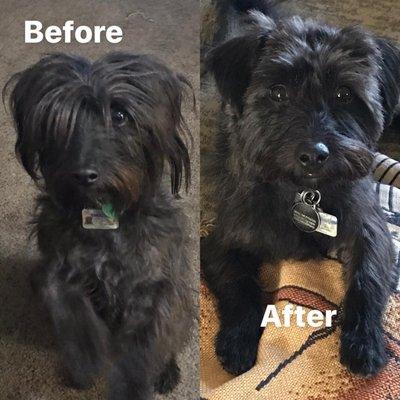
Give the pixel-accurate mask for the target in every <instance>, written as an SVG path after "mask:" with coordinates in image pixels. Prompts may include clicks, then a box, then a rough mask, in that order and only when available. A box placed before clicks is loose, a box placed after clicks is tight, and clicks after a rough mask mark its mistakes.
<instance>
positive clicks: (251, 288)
mask: <svg viewBox="0 0 400 400" xmlns="http://www.w3.org/2000/svg"><path fill="white" fill-rule="evenodd" d="M234 3H235V4H236V7H238V3H240V4H241V5H242V6H240V7H239V10H244V9H246V10H248V9H250V8H257V5H258V4H259V1H256V2H253V6H254V7H251V6H249V3H250V2H249V1H245V2H238V1H236V2H234ZM220 18H222V17H220ZM250 18H252V19H253V23H252V24H253V26H254V28H252V29H253V30H252V31H251V30H250V31H249V30H248V27H247V28H246V29H247V30H248V31H247V33H245V34H240V35H239V36H236V37H235V35H234V34H233V38H227V39H228V40H227V41H225V42H223V43H222V44H219V45H218V46H217V47H216V48H214V49H213V50H212V51H211V52H210V54H209V55H208V58H207V60H206V64H207V67H208V71H209V72H211V73H212V74H213V75H214V77H215V81H216V84H217V87H218V89H219V92H220V94H221V98H222V103H223V106H222V111H221V116H220V129H219V131H218V133H217V136H216V150H215V151H216V154H215V165H214V168H213V170H214V171H216V172H215V177H214V183H215V189H216V193H217V196H216V200H217V202H218V205H217V214H218V217H217V221H216V228H215V230H214V232H213V233H212V234H211V235H210V236H209V237H208V238H207V239H206V240H205V241H204V243H203V245H202V259H203V262H202V265H203V268H204V275H205V278H206V280H207V282H208V285H209V286H210V288H211V290H212V291H213V292H214V294H215V295H216V297H217V299H218V305H219V312H220V317H221V329H220V332H219V335H218V338H217V341H216V351H217V354H218V356H219V358H220V360H221V362H222V364H223V366H224V368H225V369H226V370H227V371H229V372H231V373H233V374H240V373H243V372H245V371H247V370H248V369H249V368H251V367H252V366H253V364H254V362H255V360H256V355H257V348H258V341H259V337H260V334H261V332H260V328H259V327H260V322H261V318H262V312H263V310H262V305H261V290H260V287H259V284H258V272H259V268H260V266H261V265H262V264H263V263H274V262H279V261H280V260H282V259H288V258H293V259H308V258H319V257H321V255H325V254H327V252H328V251H330V250H332V249H338V250H339V253H340V254H341V260H342V261H343V263H344V267H345V270H346V276H347V285H348V286H347V293H346V296H345V300H344V317H343V324H342V337H341V350H340V352H341V361H342V363H343V364H344V365H346V366H347V367H348V368H349V370H350V371H352V372H354V373H358V374H361V375H365V376H366V375H371V374H375V373H376V372H377V371H379V370H380V369H381V368H382V367H383V366H384V365H385V363H386V352H385V343H384V336H383V328H382V314H383V311H384V309H385V305H386V303H387V300H388V297H389V294H390V293H391V289H392V288H393V286H394V284H395V282H396V280H397V272H396V271H395V268H394V262H393V261H394V260H393V251H392V243H391V237H390V234H389V232H388V229H387V227H386V223H385V219H384V216H383V214H382V211H381V209H380V207H379V204H378V200H377V196H376V194H375V192H374V190H373V185H372V177H371V163H372V160H373V153H374V151H375V148H376V144H377V141H378V139H379V137H380V135H381V133H382V131H383V129H384V127H385V126H386V125H387V124H389V123H390V121H391V120H392V117H393V115H394V113H395V109H396V106H397V104H398V101H399V93H400V92H399V89H400V86H399V85H400V69H399V67H398V66H399V64H400V54H399V50H398V49H397V48H396V47H395V46H394V45H392V44H391V43H389V42H388V41H386V40H384V39H381V38H377V37H375V36H374V35H372V34H370V33H368V32H366V31H364V30H363V29H361V28H359V27H346V28H342V29H341V28H335V27H331V26H328V25H324V24H321V23H317V22H314V21H312V20H302V19H301V18H299V17H291V18H285V19H271V18H269V16H266V15H263V14H262V13H260V12H254V10H253V11H250ZM241 20H242V21H243V23H245V24H246V23H247V22H246V18H243V17H241V16H240V15H239V14H237V21H236V24H237V26H239V31H240V32H243V29H242V28H240V24H241ZM246 29H245V30H246ZM275 85H284V88H283V89H282V87H280V88H279V91H280V93H281V94H282V93H285V92H284V91H283V92H282V90H286V93H287V95H288V97H287V98H286V97H285V96H283V97H282V95H281V97H280V98H281V99H283V100H282V101H276V100H277V99H276V97H275V100H274V96H273V94H274V90H275V89H276V86H275ZM273 88H275V89H274V90H272V89H273ZM339 88H341V89H340V90H339ZM271 90H272V91H271ZM348 90H350V95H349V97H347V100H346V101H344V100H340V99H343V96H344V93H346V92H347V93H349V92H348ZM317 142H320V143H323V144H325V145H326V146H327V147H328V149H329V153H330V154H329V157H328V158H327V159H326V161H325V162H324V163H323V164H319V163H318V165H314V166H313V168H312V170H310V169H308V168H309V166H303V165H302V162H301V158H300V157H301V154H302V153H304V151H305V150H304V149H309V148H310V146H314V145H315V144H316V143H317ZM307 151H308V150H307ZM305 188H314V189H318V190H319V191H320V192H321V194H322V201H321V206H322V208H323V210H324V211H325V212H327V213H330V214H333V215H335V216H336V217H337V218H338V236H337V237H336V238H335V239H333V238H330V237H328V236H323V235H321V234H319V233H312V234H307V233H303V232H301V231H300V230H298V229H297V228H296V227H295V226H294V224H293V222H292V220H291V207H292V205H293V202H294V199H295V195H296V193H297V192H299V191H301V190H303V189H305Z"/></svg>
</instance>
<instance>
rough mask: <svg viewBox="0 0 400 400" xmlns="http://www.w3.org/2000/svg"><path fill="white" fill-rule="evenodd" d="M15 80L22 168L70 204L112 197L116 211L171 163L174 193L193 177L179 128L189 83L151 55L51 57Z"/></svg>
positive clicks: (146, 189) (14, 103)
mask: <svg viewBox="0 0 400 400" xmlns="http://www.w3.org/2000/svg"><path fill="white" fill-rule="evenodd" d="M11 82H15V86H14V88H13V90H12V92H11V96H10V104H11V109H12V111H13V115H14V119H15V124H16V129H17V133H18V139H17V144H16V151H17V154H18V155H19V157H20V159H21V161H22V164H23V166H24V167H25V169H26V170H27V171H28V173H29V174H30V175H31V176H32V177H33V178H34V179H35V180H40V181H43V183H44V185H43V186H44V189H45V190H46V191H47V192H48V193H49V194H50V196H51V197H52V198H53V199H54V200H55V201H56V202H57V203H58V204H60V205H62V206H63V207H64V208H66V209H71V208H73V209H82V207H87V206H92V207H93V206H98V205H99V204H104V203H108V202H111V203H112V204H113V206H114V207H115V208H116V209H117V210H120V211H122V210H124V209H126V208H128V207H130V206H132V205H133V204H134V203H135V202H137V201H138V200H139V199H140V198H142V197H143V196H146V195H151V194H152V193H153V191H154V188H155V186H156V185H158V184H159V181H160V179H161V176H162V173H163V167H164V161H167V162H169V164H170V170H171V184H172V192H173V193H177V192H178V190H179V188H180V185H181V180H182V176H183V174H184V173H185V177H186V183H187V182H188V179H189V176H190V168H189V167H190V164H189V156H188V151H187V148H186V146H185V144H184V138H183V137H182V134H183V132H184V128H185V125H184V121H183V119H182V115H181V100H182V95H183V92H184V89H185V86H186V85H187V81H186V80H185V79H184V78H183V77H181V76H179V75H177V74H175V73H173V72H172V71H170V70H169V69H168V68H167V67H165V66H164V65H162V64H160V63H158V62H157V61H155V60H154V59H152V58H151V57H148V56H144V55H132V54H125V53H114V54H110V55H108V56H106V57H104V58H102V59H100V60H99V61H97V62H95V63H93V64H92V63H90V62H89V61H88V60H86V59H83V58H80V57H75V56H69V55H63V54H55V55H50V56H47V57H45V58H44V59H42V60H41V61H39V62H38V63H37V64H35V65H33V66H32V67H31V68H29V69H27V70H26V71H24V72H22V73H20V74H18V75H16V76H15V77H14V78H13V79H12V80H11Z"/></svg>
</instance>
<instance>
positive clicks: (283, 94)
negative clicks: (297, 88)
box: [269, 85, 289, 102]
mask: <svg viewBox="0 0 400 400" xmlns="http://www.w3.org/2000/svg"><path fill="white" fill-rule="evenodd" d="M269 97H271V99H272V100H274V101H278V102H282V101H286V100H288V98H289V95H288V92H287V90H286V87H285V86H283V85H274V86H271V87H270V88H269Z"/></svg>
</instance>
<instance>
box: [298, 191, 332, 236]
mask: <svg viewBox="0 0 400 400" xmlns="http://www.w3.org/2000/svg"><path fill="white" fill-rule="evenodd" d="M320 202H321V193H320V192H319V191H318V190H315V189H304V190H302V191H300V192H297V193H296V196H295V199H294V203H293V206H292V210H291V218H292V221H293V224H294V225H295V226H296V227H297V228H298V229H300V230H301V231H303V232H306V233H313V232H319V233H322V234H324V235H328V236H332V237H336V236H337V218H336V217H335V216H334V215H331V214H327V213H324V212H323V211H322V209H321V207H320V205H319V204H320Z"/></svg>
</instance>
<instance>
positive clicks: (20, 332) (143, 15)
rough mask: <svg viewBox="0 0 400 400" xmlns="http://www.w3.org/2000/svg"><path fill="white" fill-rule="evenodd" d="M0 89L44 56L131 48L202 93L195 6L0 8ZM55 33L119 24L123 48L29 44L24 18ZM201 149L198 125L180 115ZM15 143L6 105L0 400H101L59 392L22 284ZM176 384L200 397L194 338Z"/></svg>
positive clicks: (29, 194)
mask: <svg viewBox="0 0 400 400" xmlns="http://www.w3.org/2000/svg"><path fill="white" fill-rule="evenodd" d="M0 9H1V12H0V27H1V29H0V32H1V33H0V85H1V86H3V85H4V83H5V82H6V80H7V79H8V78H9V76H10V75H11V74H12V73H14V72H16V71H18V70H21V69H23V68H25V67H26V66H28V65H29V64H31V63H34V62H36V61H37V60H38V58H39V55H40V54H42V53H46V52H50V51H67V52H75V53H79V54H82V55H86V56H88V57H90V58H96V57H98V56H100V55H102V54H104V53H105V52H107V51H110V50H117V49H121V50H131V51H140V52H148V53H153V54H156V55H158V56H159V57H160V58H162V59H163V60H165V61H166V62H167V63H168V64H169V65H170V66H172V67H174V68H175V69H177V70H179V71H181V72H183V73H185V74H186V75H187V76H188V78H189V79H190V81H191V82H192V83H193V85H194V87H195V89H196V91H197V89H198V87H199V77H198V59H199V45H198V43H199V29H198V26H199V18H198V11H197V10H198V4H197V1H196V0H149V1H146V2H144V1H139V0H85V1H83V0H69V1H63V0H38V1H34V2H33V1H29V0H16V1H10V0H0ZM26 19H28V20H29V19H38V20H40V21H41V22H42V23H43V25H45V26H48V25H53V24H55V25H58V26H62V25H63V23H64V22H65V21H66V20H68V19H72V20H74V21H75V25H88V26H93V25H104V24H105V25H114V24H115V25H119V26H121V27H122V29H123V31H124V40H123V41H122V42H121V43H120V44H118V45H113V46H112V45H109V44H106V43H102V44H86V45H77V44H67V45H65V44H64V45H49V44H35V45H26V44H24V42H23V39H24V32H23V27H24V20H26ZM186 115H188V116H189V124H190V126H191V128H192V130H193V135H194V137H195V143H194V149H196V148H197V147H198V143H197V138H198V136H199V135H198V124H197V122H196V121H197V118H196V116H195V115H194V114H193V113H190V112H187V113H186ZM14 141H15V136H14V134H13V129H12V126H11V123H10V118H9V116H8V115H7V114H6V112H5V110H4V107H3V106H1V107H0V143H1V145H0V214H1V218H0V299H1V307H0V400H84V399H85V400H89V399H90V400H97V399H99V400H100V399H104V398H105V395H104V385H103V384H102V383H101V382H99V384H98V385H97V387H95V388H94V389H93V390H90V391H86V392H78V391H75V390H72V389H68V388H65V387H64V386H62V382H61V381H60V378H59V374H58V373H57V372H58V370H59V367H60V366H59V362H58V358H57V353H56V352H55V348H54V339H53V336H52V333H51V328H50V326H49V325H48V323H47V321H46V319H45V317H44V315H43V313H42V311H41V310H40V309H39V308H38V307H37V306H36V304H35V302H34V300H33V298H32V293H31V291H30V290H29V288H28V285H27V275H28V273H29V271H30V269H31V268H32V265H33V264H34V261H35V260H36V258H37V254H36V251H35V245H34V243H30V242H29V241H28V234H29V227H28V226H27V223H28V221H29V218H30V214H31V211H32V206H33V202H32V200H33V196H34V194H35V188H34V187H33V185H32V183H31V182H30V180H29V178H28V177H27V175H26V174H25V173H24V172H23V171H22V169H21V168H20V166H19V165H18V163H17V162H16V160H15V156H14V150H13V147H14ZM198 171H199V162H198V153H197V151H195V150H193V186H192V190H191V192H190V193H189V196H186V198H184V200H183V202H184V204H185V207H186V210H187V213H188V214H189V215H190V217H191V224H190V226H189V233H190V248H191V254H192V260H193V264H192V265H193V289H194V295H195V296H196V298H197V285H198V281H197V276H198V273H197V271H195V269H196V268H197V265H198V251H197V250H198V240H197V235H198V234H197V231H198V217H197V215H198V206H197V203H198V202H197V198H198V195H197V192H198V183H199V177H198V175H199V174H198ZM180 365H181V370H182V373H183V381H182V383H181V384H180V385H179V387H178V388H177V390H176V391H175V392H174V393H173V394H171V395H170V396H168V397H167V398H168V399H185V400H190V399H197V398H198V338H197V329H196V330H195V332H194V333H193V339H192V342H191V344H190V346H189V348H188V349H187V350H186V352H185V353H184V354H183V355H182V357H181V360H180Z"/></svg>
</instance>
